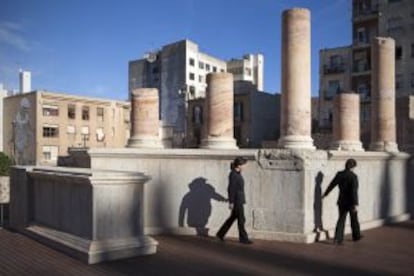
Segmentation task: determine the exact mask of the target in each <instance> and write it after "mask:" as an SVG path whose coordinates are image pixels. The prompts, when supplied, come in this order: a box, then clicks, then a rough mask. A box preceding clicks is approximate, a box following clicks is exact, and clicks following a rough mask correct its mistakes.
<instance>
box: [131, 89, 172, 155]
mask: <svg viewBox="0 0 414 276" xmlns="http://www.w3.org/2000/svg"><path fill="white" fill-rule="evenodd" d="M158 99H159V98H158V89H156V88H138V89H135V90H134V91H132V95H131V138H130V139H129V140H128V145H127V147H130V148H163V147H164V146H163V143H162V139H161V137H160V135H159V129H160V127H159V118H158V117H159V116H158V113H159V110H158V106H159V101H158Z"/></svg>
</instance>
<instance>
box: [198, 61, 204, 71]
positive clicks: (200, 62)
mask: <svg viewBox="0 0 414 276" xmlns="http://www.w3.org/2000/svg"><path fill="white" fill-rule="evenodd" d="M198 68H200V69H204V62H202V61H199V62H198Z"/></svg>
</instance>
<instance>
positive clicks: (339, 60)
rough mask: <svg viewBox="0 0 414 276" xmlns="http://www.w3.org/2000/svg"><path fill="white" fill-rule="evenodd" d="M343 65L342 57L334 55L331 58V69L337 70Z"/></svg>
mask: <svg viewBox="0 0 414 276" xmlns="http://www.w3.org/2000/svg"><path fill="white" fill-rule="evenodd" d="M341 63H342V57H341V56H340V55H333V56H331V57H329V65H330V66H331V68H337V67H339V66H340V65H341Z"/></svg>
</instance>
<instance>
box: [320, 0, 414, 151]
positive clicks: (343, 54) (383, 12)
mask: <svg viewBox="0 0 414 276" xmlns="http://www.w3.org/2000/svg"><path fill="white" fill-rule="evenodd" d="M351 28H352V44H351V45H350V46H349V47H348V46H345V47H339V48H333V49H324V50H321V55H320V91H319V92H320V93H319V95H320V98H321V99H320V113H319V116H320V117H319V123H320V125H321V126H323V127H326V128H330V127H331V124H332V121H329V114H331V113H332V101H331V99H332V98H333V96H334V95H335V94H336V93H340V92H342V91H343V90H348V89H347V87H349V88H350V90H352V91H354V92H355V93H358V94H360V95H361V108H360V112H361V139H362V141H363V142H364V144H365V145H366V144H367V143H368V140H369V128H370V123H369V122H370V100H371V44H370V42H371V39H372V38H374V37H377V36H383V37H392V38H394V39H395V42H396V49H395V60H396V63H395V66H396V76H395V79H396V83H395V87H396V96H397V98H398V97H403V96H408V95H414V1H411V0H353V1H352V25H351ZM339 49H340V50H339ZM338 50H339V52H338ZM332 56H340V58H341V59H342V60H343V61H344V62H343V65H344V69H343V70H342V69H341V70H340V71H341V72H335V73H332V71H330V70H324V67H325V66H327V65H328V66H329V65H330V64H329V63H327V58H328V59H329V58H330V57H332ZM335 64H336V63H335ZM334 67H335V66H334ZM334 82H336V83H337V84H338V83H339V84H340V83H341V82H343V83H344V84H343V85H344V86H343V87H340V89H337V90H336V92H333V93H332V91H333V90H332V89H333V88H330V87H329V84H330V83H331V84H332V86H334ZM346 82H348V83H346ZM345 87H346V88H345ZM328 91H330V92H328ZM397 119H398V118H397Z"/></svg>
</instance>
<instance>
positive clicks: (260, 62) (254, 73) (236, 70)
mask: <svg viewBox="0 0 414 276" xmlns="http://www.w3.org/2000/svg"><path fill="white" fill-rule="evenodd" d="M263 68H264V57H263V55H262V54H256V55H252V54H247V55H244V56H243V58H242V59H231V60H229V61H227V72H229V73H232V74H233V76H234V80H235V81H249V82H251V83H253V84H254V85H255V86H256V88H257V90H258V91H263Z"/></svg>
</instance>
